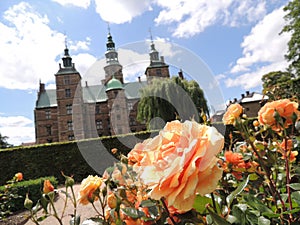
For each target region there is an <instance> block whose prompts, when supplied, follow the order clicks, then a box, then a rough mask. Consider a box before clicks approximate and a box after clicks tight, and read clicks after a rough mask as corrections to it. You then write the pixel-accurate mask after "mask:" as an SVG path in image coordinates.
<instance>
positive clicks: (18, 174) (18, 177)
mask: <svg viewBox="0 0 300 225" xmlns="http://www.w3.org/2000/svg"><path fill="white" fill-rule="evenodd" d="M15 178H16V180H17V181H21V180H23V174H22V173H20V172H19V173H16V174H15Z"/></svg>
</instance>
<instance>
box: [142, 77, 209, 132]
mask: <svg viewBox="0 0 300 225" xmlns="http://www.w3.org/2000/svg"><path fill="white" fill-rule="evenodd" d="M203 114H205V115H207V116H209V111H208V107H207V103H206V99H205V97H204V93H203V91H202V89H201V88H200V87H199V85H198V84H197V82H195V81H187V80H182V79H181V78H179V77H172V79H153V80H152V81H151V84H149V85H147V86H146V87H145V88H143V89H142V90H141V99H140V101H139V104H138V114H137V119H138V120H139V121H141V122H146V124H147V125H148V128H151V129H158V128H161V127H162V124H161V123H162V120H163V122H169V121H172V120H174V119H181V120H183V121H184V120H187V119H195V120H196V121H199V122H201V115H203Z"/></svg>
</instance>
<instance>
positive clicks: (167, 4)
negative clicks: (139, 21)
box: [155, 0, 266, 38]
mask: <svg viewBox="0 0 300 225" xmlns="http://www.w3.org/2000/svg"><path fill="white" fill-rule="evenodd" d="M156 3H157V5H158V6H160V7H161V8H162V10H161V12H160V13H159V15H158V17H157V18H156V19H155V22H156V24H157V25H162V24H168V25H169V24H175V29H174V30H173V31H172V32H173V36H175V37H179V38H182V37H185V38H188V37H191V36H194V35H196V34H198V33H200V32H202V31H204V30H205V29H206V28H207V27H209V26H212V25H214V24H216V23H223V25H229V26H238V25H240V24H243V23H249V22H253V21H257V20H258V19H260V18H262V17H263V16H264V15H265V13H266V9H265V7H266V6H265V1H260V0H244V1H233V0H231V1H219V0H210V1H204V0H203V1H199V0H175V1H168V0H157V1H156Z"/></svg>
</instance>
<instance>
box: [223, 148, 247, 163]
mask: <svg viewBox="0 0 300 225" xmlns="http://www.w3.org/2000/svg"><path fill="white" fill-rule="evenodd" d="M224 156H225V160H226V162H227V163H230V164H232V165H238V164H240V163H242V162H244V160H243V155H242V154H241V153H237V152H232V151H226V152H225V154H224Z"/></svg>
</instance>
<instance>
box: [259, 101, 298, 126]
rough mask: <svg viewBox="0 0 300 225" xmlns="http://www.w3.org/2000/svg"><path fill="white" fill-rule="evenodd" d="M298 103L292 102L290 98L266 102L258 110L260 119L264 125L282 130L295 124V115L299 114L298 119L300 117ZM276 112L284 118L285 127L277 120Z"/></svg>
mask: <svg viewBox="0 0 300 225" xmlns="http://www.w3.org/2000/svg"><path fill="white" fill-rule="evenodd" d="M297 109H298V103H296V102H291V101H290V100H289V99H281V100H277V101H273V102H268V103H266V104H265V105H264V106H263V107H262V108H261V109H260V110H259V112H258V120H259V123H260V124H262V125H268V126H270V127H271V128H272V129H273V130H274V131H280V130H282V129H283V128H287V127H288V126H289V125H292V124H293V119H292V118H293V115H294V114H295V115H296V116H297V119H296V120H299V119H300V112H299V111H298V110H297ZM276 113H277V114H278V115H279V116H280V117H282V118H284V124H283V127H282V125H280V124H279V123H278V121H276V118H275V115H276Z"/></svg>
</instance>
